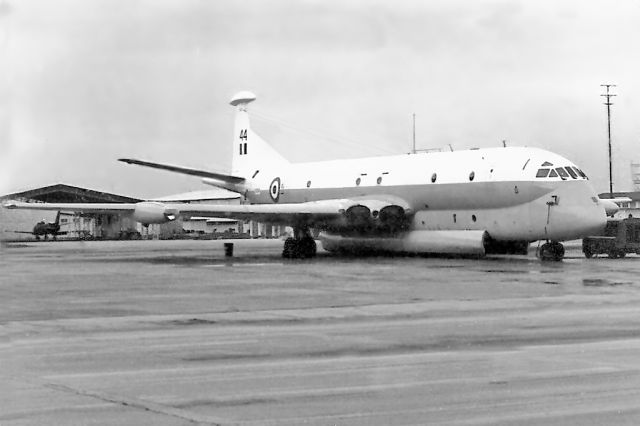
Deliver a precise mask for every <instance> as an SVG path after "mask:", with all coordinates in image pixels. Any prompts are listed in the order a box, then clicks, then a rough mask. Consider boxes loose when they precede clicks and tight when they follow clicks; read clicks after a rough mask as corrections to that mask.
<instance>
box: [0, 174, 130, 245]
mask: <svg viewBox="0 0 640 426" xmlns="http://www.w3.org/2000/svg"><path fill="white" fill-rule="evenodd" d="M7 200H19V201H27V202H43V203H137V202H139V201H142V200H140V199H138V198H132V197H125V196H122V195H116V194H110V193H108V192H102V191H95V190H92V189H86V188H79V187H77V186H71V185H65V184H62V183H59V184H55V185H50V186H45V187H42V188H36V189H31V190H27V191H23V192H15V193H12V194H7V195H4V196H2V197H0V201H7ZM55 217H56V212H47V211H31V210H7V209H0V223H1V224H2V225H1V229H0V239H2V240H27V239H33V236H32V235H29V234H27V233H24V232H27V231H31V230H32V229H33V226H34V225H35V224H36V223H38V222H39V221H45V222H53V221H54V220H55ZM60 231H61V232H66V235H65V238H71V239H93V238H100V239H115V238H119V237H120V236H121V235H123V233H127V232H128V233H129V234H130V235H131V234H132V233H136V232H138V230H137V223H136V222H135V221H134V220H132V219H130V218H127V217H121V216H119V215H116V214H104V213H100V214H96V213H92V214H82V215H79V214H68V215H62V216H61V218H60Z"/></svg>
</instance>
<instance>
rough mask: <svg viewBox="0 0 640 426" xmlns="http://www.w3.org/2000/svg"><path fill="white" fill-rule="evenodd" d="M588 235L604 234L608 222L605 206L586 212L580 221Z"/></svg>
mask: <svg viewBox="0 0 640 426" xmlns="http://www.w3.org/2000/svg"><path fill="white" fill-rule="evenodd" d="M579 222H580V225H581V227H582V228H584V230H585V232H586V233H587V235H602V234H604V227H605V225H606V224H607V214H606V213H605V209H604V207H600V208H597V209H593V210H590V211H589V214H585V215H584V216H583V217H582V218H581V220H580V221H579Z"/></svg>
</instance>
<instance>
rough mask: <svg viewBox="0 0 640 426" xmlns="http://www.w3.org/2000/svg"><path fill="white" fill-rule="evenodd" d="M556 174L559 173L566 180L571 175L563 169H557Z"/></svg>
mask: <svg viewBox="0 0 640 426" xmlns="http://www.w3.org/2000/svg"><path fill="white" fill-rule="evenodd" d="M556 172H558V174H559V175H560V177H561V178H562V179H566V178H568V177H569V174H568V173H567V172H565V170H564V169H563V168H562V167H556Z"/></svg>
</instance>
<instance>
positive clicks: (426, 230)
mask: <svg viewBox="0 0 640 426" xmlns="http://www.w3.org/2000/svg"><path fill="white" fill-rule="evenodd" d="M255 99H256V97H255V95H253V94H252V93H250V92H241V93H239V94H237V95H236V96H234V97H233V98H232V100H231V104H232V105H233V106H235V107H236V109H237V112H236V119H235V125H234V140H233V144H234V148H233V159H232V172H231V175H229V176H228V178H227V177H225V176H226V175H221V174H217V173H215V174H210V173H208V172H204V171H202V172H200V171H197V170H192V169H185V168H180V167H177V166H168V165H162V164H158V163H149V162H144V161H140V160H124V161H126V162H129V163H132V164H139V165H144V166H148V167H155V168H160V169H164V170H170V171H174V172H179V173H187V174H191V175H199V176H205V178H204V179H203V182H204V183H207V184H210V185H214V186H218V187H222V188H226V189H230V190H233V191H235V192H238V193H241V194H242V195H244V197H245V200H246V202H247V203H246V204H243V205H235V206H234V205H216V204H197V205H192V204H171V205H170V206H169V205H165V206H164V209H163V208H162V204H161V203H154V204H145V205H144V206H143V208H141V207H140V206H138V207H137V208H136V206H135V205H130V206H129V207H131V211H133V212H134V215H135V216H138V217H144V219H145V220H147V221H149V223H161V222H164V221H167V220H169V219H170V218H172V217H174V216H175V214H176V213H177V212H179V213H180V214H181V215H183V216H198V217H212V216H217V217H220V216H224V217H233V218H239V219H255V220H259V221H265V222H273V223H281V224H287V225H292V226H295V227H298V228H306V227H317V228H320V229H325V230H328V231H329V234H325V237H324V238H325V242H326V245H327V246H328V247H329V248H330V247H334V248H335V247H339V246H340V241H342V242H345V244H347V243H346V241H348V245H349V246H354V245H355V246H357V245H358V244H361V245H362V246H367V247H369V246H372V245H373V246H379V247H381V248H384V249H389V250H393V251H415V252H445V253H458V252H461V251H462V252H469V253H474V254H475V253H478V249H477V247H478V246H484V241H485V239H486V238H489V239H491V240H496V241H507V242H508V241H520V242H523V241H524V242H531V241H535V240H540V239H544V240H552V241H563V240H568V239H576V238H582V237H584V236H587V235H593V234H597V233H599V232H600V231H601V229H602V228H603V227H604V224H605V221H606V215H605V209H604V205H603V203H601V201H600V200H599V198H598V196H597V195H596V193H595V191H594V190H593V188H592V186H591V184H590V182H589V180H588V179H587V178H586V177H585V176H580V175H578V176H577V177H571V176H568V175H567V176H568V177H567V178H566V179H565V178H561V177H559V176H557V177H544V178H539V177H536V174H537V172H538V169H540V168H543V167H544V166H543V164H548V163H551V164H553V168H556V167H575V164H573V163H572V162H570V161H569V160H567V159H565V158H563V157H561V156H559V155H557V154H554V153H552V152H549V151H545V150H541V149H537V148H526V147H507V148H502V147H501V148H489V149H476V150H467V151H456V152H439V153H422V154H411V155H395V156H386V157H373V158H363V159H352V160H334V161H323V162H310V163H297V164H292V163H290V162H288V161H287V160H286V159H285V158H284V157H283V156H282V155H280V154H279V153H278V152H276V151H275V150H274V149H273V148H272V147H271V146H269V145H268V144H267V143H266V142H265V141H264V140H263V139H262V138H260V136H258V135H257V134H256V133H254V132H253V131H252V130H251V127H250V120H249V114H248V111H247V110H248V104H249V103H250V102H252V101H254V100H255ZM547 168H550V167H547ZM572 170H573V169H572ZM572 174H573V173H572ZM434 175H435V181H432V179H433V176H434ZM576 175H577V173H576ZM36 206H37V207H36ZM42 206H43V204H38V205H34V204H31V205H25V204H24V203H13V204H12V205H10V206H9V207H16V208H40V209H42V208H44V207H42ZM47 206H49V207H50V209H60V205H59V204H49V205H47ZM358 206H366V207H367V208H368V210H366V209H364V208H362V209H364V211H365V212H367V211H368V212H370V213H372V214H371V215H370V216H368V217H367V219H368V220H370V221H371V223H374V224H376V223H378V221H381V220H382V219H381V217H382V214H381V212H382V211H383V209H385V207H389V206H398V208H399V210H400V211H401V212H403V213H404V216H403V217H405V218H406V220H407V225H408V226H406V227H404V228H402V229H401V230H397V229H396V230H395V231H393V232H386V233H385V232H383V233H380V232H378V231H376V230H375V229H373V230H372V228H371V227H369V228H363V229H365V230H363V231H361V232H359V233H356V234H354V233H353V231H352V229H353V226H351V223H350V222H348V220H347V218H348V213H349V212H350V211H351V210H350V209H352V208H354V207H358ZM65 207H69V206H68V205H67V206H65ZM101 207H103V206H101ZM63 210H82V211H95V208H93V206H91V205H86V204H83V205H80V204H78V205H75V207H71V208H63ZM107 210H108V209H107ZM113 210H120V211H122V210H123V207H122V206H121V207H119V208H115V209H113ZM100 211H105V209H104V208H102V209H100ZM360 211H361V212H362V210H360ZM379 214H380V217H378V215H379ZM376 226H377V225H376ZM374 228H375V226H374ZM447 239H450V241H453V242H455V241H459V243H454V244H448V243H446V241H447ZM464 241H466V242H468V244H467V243H466V242H464ZM466 247H469V249H468V250H467V249H466ZM481 251H482V250H481Z"/></svg>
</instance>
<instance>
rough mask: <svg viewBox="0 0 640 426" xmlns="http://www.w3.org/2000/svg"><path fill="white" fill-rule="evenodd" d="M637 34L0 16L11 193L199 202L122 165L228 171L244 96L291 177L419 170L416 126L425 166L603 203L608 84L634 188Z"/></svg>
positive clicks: (503, 12)
mask: <svg viewBox="0 0 640 426" xmlns="http://www.w3.org/2000/svg"><path fill="white" fill-rule="evenodd" d="M639 22H640V2H638V1H637V0H616V1H604V0H602V1H600V0H598V1H594V0H588V1H585V0H569V1H563V0H535V1H517V0H508V1H507V0H504V1H500V0H438V1H402V0H401V1H397V0H394V1H385V2H381V1H378V2H376V1H364V0H363V1H348V0H339V1H327V0H323V1H271V0H244V1H243V0H240V1H239V0H234V1H222V0H218V1H213V0H212V1H197V0H191V1H189V0H187V1H185V0H174V1H166V0H149V1H136V0H109V1H106V0H105V1H89V0H62V1H60V0H58V1H49V0H20V1H17V0H4V1H3V0H0V30H1V31H0V49H1V51H0V61H1V63H0V194H6V193H10V192H16V191H21V190H27V189H32V188H35V187H39V186H43V185H50V184H54V183H66V184H70V185H75V186H82V187H87V188H91V189H96V190H101V191H107V192H113V193H117V194H122V195H129V196H137V197H141V198H145V197H155V196H161V195H166V194H171V193H177V192H184V191H189V190H197V189H198V190H199V189H206V186H204V185H202V184H201V183H200V181H199V180H198V179H197V178H194V177H188V176H180V175H176V174H171V173H168V172H163V171H157V170H151V169H145V168H140V167H135V166H130V165H126V164H123V163H119V162H117V161H116V159H117V158H120V157H134V158H140V159H145V160H151V161H157V162H167V163H171V164H178V165H184V166H189V167H196V168H207V169H211V170H225V169H229V167H230V157H231V139H232V136H233V135H232V125H233V108H232V107H231V106H229V105H228V101H229V99H230V98H231V96H232V95H233V94H234V93H235V92H237V91H240V90H251V91H253V92H254V93H256V94H257V96H258V100H257V102H255V103H254V104H252V105H251V107H252V109H251V111H254V112H255V113H256V116H255V117H254V119H253V121H252V125H253V127H254V129H255V130H256V131H257V132H258V133H261V134H262V135H263V137H264V138H265V139H267V140H268V141H269V142H271V143H272V144H273V145H274V147H276V149H278V150H279V151H280V152H281V153H282V154H283V155H284V156H285V157H288V158H289V159H291V160H293V161H310V160H322V159H332V158H345V157H351V158H352V157H358V156H372V155H384V154H387V153H405V152H408V151H409V150H410V149H411V116H412V114H413V113H415V114H416V116H417V119H416V120H417V145H418V148H439V147H443V146H447V145H448V144H451V145H452V146H453V147H454V148H455V149H466V148H471V147H491V146H500V145H501V143H502V142H501V141H502V140H506V141H507V144H509V145H512V146H515V145H527V146H533V147H540V148H544V149H549V150H551V151H554V152H557V153H558V154H561V155H564V156H566V157H568V158H569V159H571V160H572V161H574V162H576V163H577V164H578V165H580V166H581V167H582V168H583V169H584V170H585V172H587V174H589V175H590V177H591V178H592V181H593V183H594V184H595V186H596V190H598V191H599V192H604V191H607V190H608V161H607V139H606V107H605V106H604V105H603V101H604V99H603V98H601V97H600V94H601V93H603V88H602V87H600V84H603V83H614V84H617V85H618V86H617V87H616V88H614V93H616V94H618V96H617V97H616V98H613V102H614V103H615V105H613V107H612V116H613V126H612V133H613V144H614V163H615V169H616V170H615V173H614V190H615V189H618V190H625V189H630V188H631V181H630V172H629V163H630V161H631V160H632V159H635V160H637V161H640V153H639V152H638V147H639V146H640V53H639V52H640V48H639V44H638V43H639V42H640V25H638V23H639ZM258 115H259V117H261V119H260V120H258V118H259V117H258ZM265 118H268V119H270V120H265ZM273 120H275V121H276V122H280V123H286V126H283V125H277V124H275V123H274V121H273Z"/></svg>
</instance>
